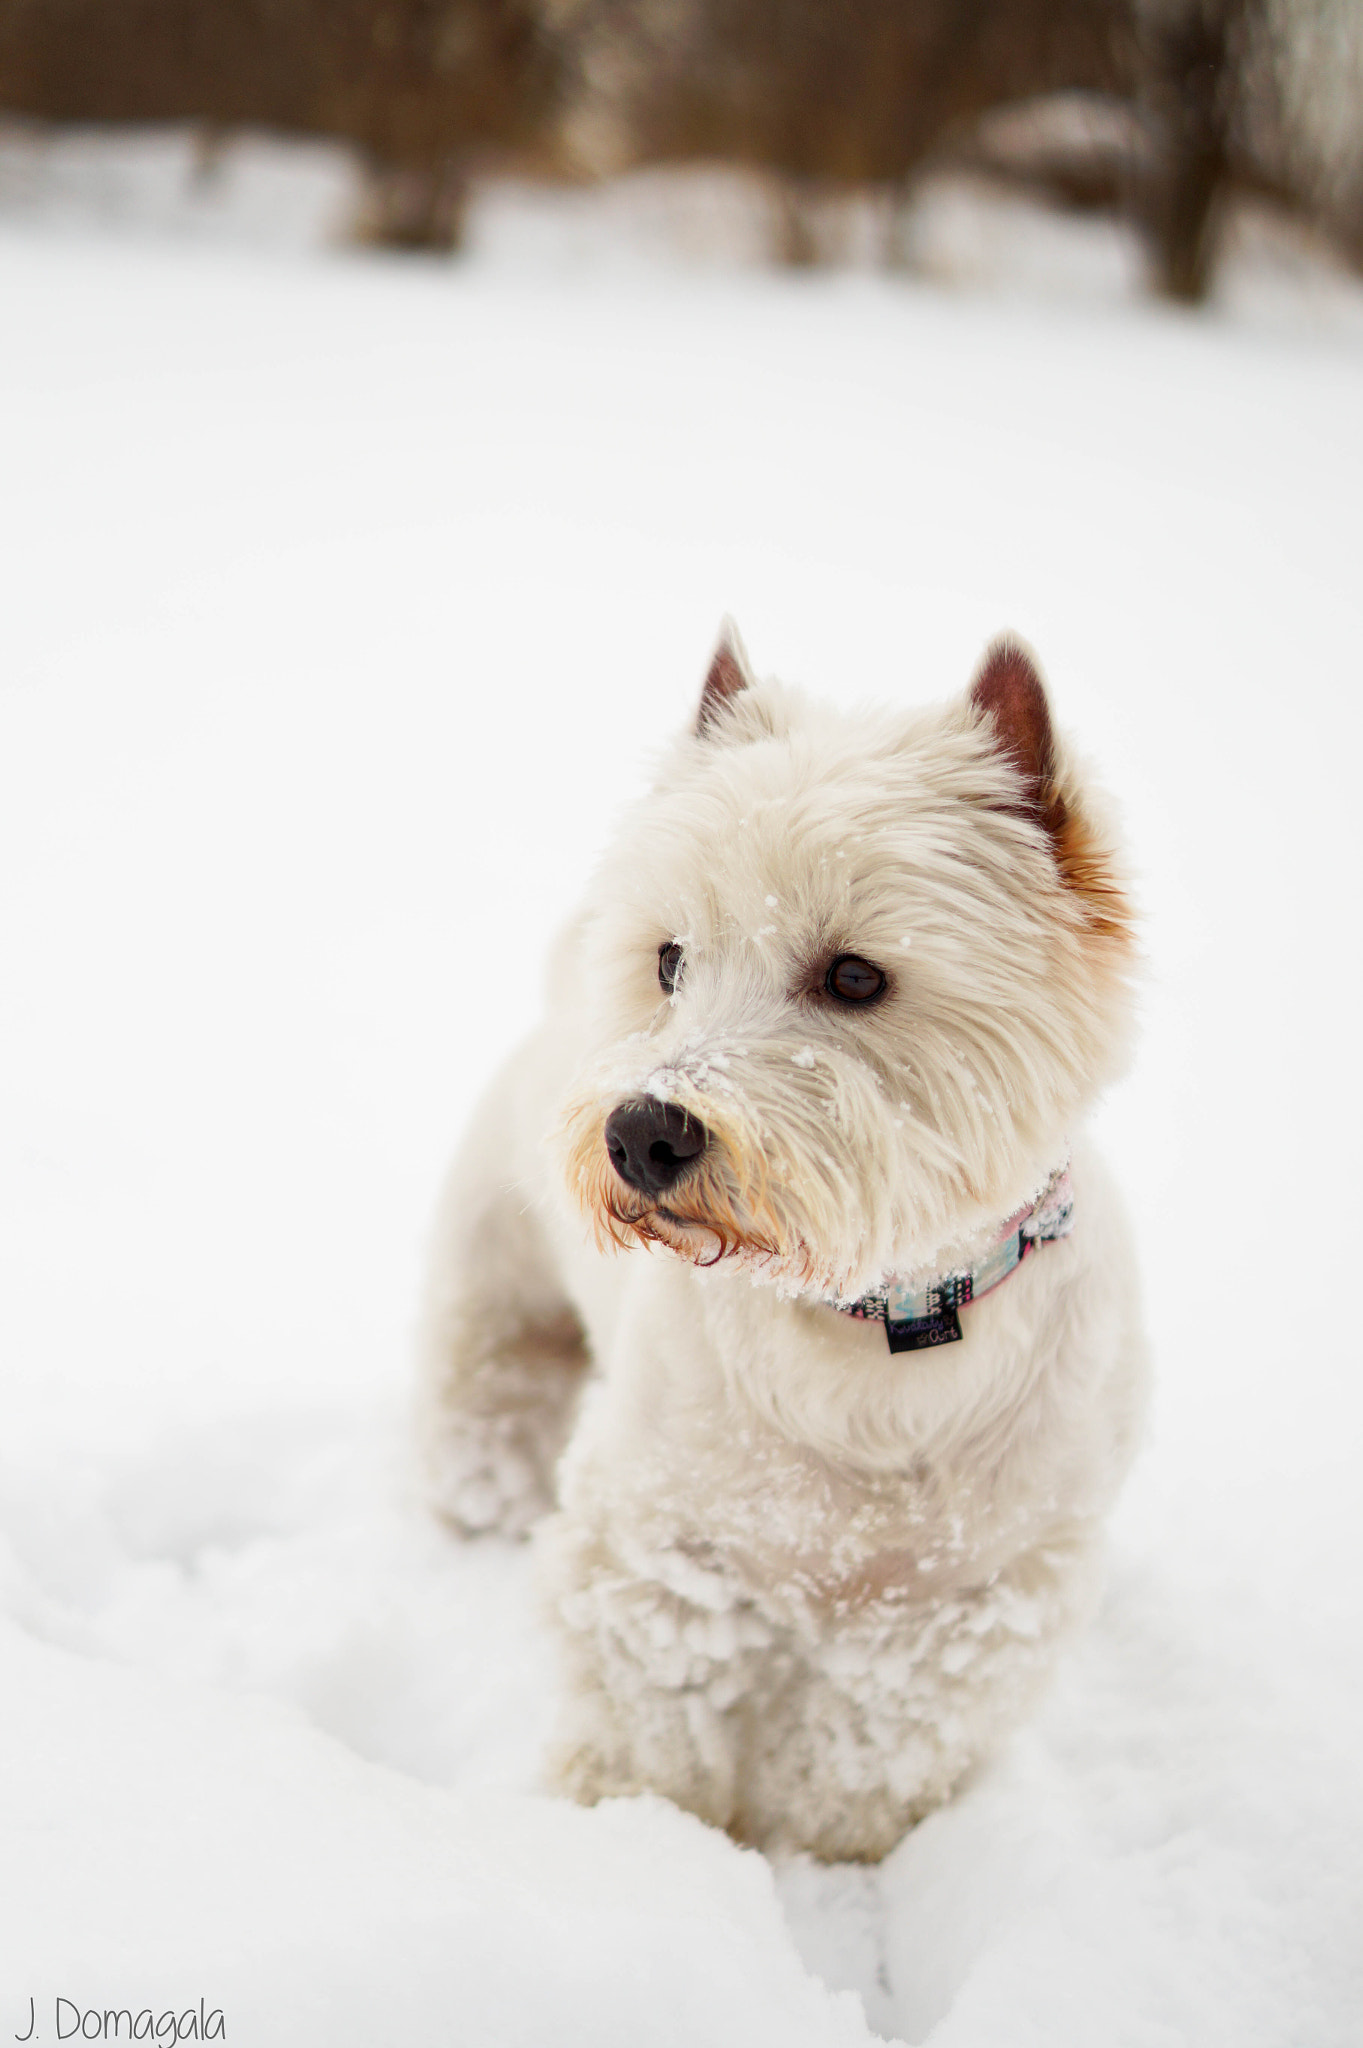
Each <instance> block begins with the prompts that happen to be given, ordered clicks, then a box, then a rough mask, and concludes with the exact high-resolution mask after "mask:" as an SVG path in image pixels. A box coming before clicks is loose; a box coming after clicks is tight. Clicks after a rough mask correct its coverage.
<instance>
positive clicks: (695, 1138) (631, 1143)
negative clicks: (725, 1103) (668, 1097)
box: [606, 1098, 710, 1195]
mask: <svg viewBox="0 0 1363 2048" xmlns="http://www.w3.org/2000/svg"><path fill="white" fill-rule="evenodd" d="M709 1143H710V1133H709V1132H708V1131H707V1130H706V1128H705V1126H704V1124H702V1123H698V1122H697V1121H696V1119H695V1117H693V1116H688V1115H687V1113H686V1111H685V1110H684V1109H682V1108H681V1107H680V1106H679V1105H678V1104H677V1103H675V1102H658V1101H656V1100H654V1099H652V1098H650V1099H648V1100H646V1101H644V1102H622V1103H619V1104H618V1105H617V1107H616V1108H614V1109H613V1110H612V1111H611V1113H610V1115H609V1116H608V1117H607V1118H606V1151H607V1154H608V1156H609V1158H610V1163H611V1165H612V1166H613V1167H614V1168H615V1171H616V1172H617V1173H618V1174H619V1176H620V1178H621V1180H623V1181H627V1182H628V1183H629V1185H630V1187H632V1188H638V1190H639V1192H640V1193H641V1194H645V1195H661V1194H662V1193H663V1192H664V1191H665V1190H666V1189H667V1188H670V1187H671V1186H673V1184H674V1183H675V1182H676V1181H678V1180H680V1179H681V1177H682V1175H683V1174H684V1173H685V1172H686V1170H687V1168H688V1167H689V1166H692V1165H694V1164H695V1162H696V1160H697V1159H699V1158H700V1156H701V1153H702V1152H704V1150H705V1148H706V1147H707V1145H708V1144H709Z"/></svg>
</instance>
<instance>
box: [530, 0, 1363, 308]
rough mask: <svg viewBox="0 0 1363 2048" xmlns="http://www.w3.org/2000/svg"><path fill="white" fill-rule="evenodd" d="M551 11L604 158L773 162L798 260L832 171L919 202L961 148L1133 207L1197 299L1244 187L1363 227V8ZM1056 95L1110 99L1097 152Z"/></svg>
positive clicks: (585, 0)
mask: <svg viewBox="0 0 1363 2048" xmlns="http://www.w3.org/2000/svg"><path fill="white" fill-rule="evenodd" d="M546 5H547V6H548V7H549V9H550V13H551V18H552V20H553V22H554V24H555V27H556V29H557V31H558V33H559V35H560V37H561V39H562V41H563V44H564V46H565V49H566V50H567V51H568V53H569V55H570V60H571V64H572V67H573V83H572V86H571V89H570V93H569V101H570V107H571V113H570V122H569V127H570V135H571V137H572V139H573V141H574V143H575V145H576V148H577V150H578V153H579V155H580V156H581V158H582V159H583V161H584V162H585V164H586V165H587V167H588V168H589V169H592V170H595V171H598V172H599V171H600V170H602V169H606V168H611V169H618V168H621V167H623V166H624V165H625V164H628V163H640V162H647V161H659V160H687V159H694V158H702V157H713V158H719V159H723V160H729V161H737V162H740V163H745V164H748V165H751V166H754V167H760V168H765V169H768V170H771V171H774V172H776V173H777V174H778V175H779V176H780V178H781V179H782V180H783V189H784V193H785V204H784V214H783V228H782V239H783V243H784V253H785V254H786V255H787V256H788V257H789V258H791V259H792V260H796V261H800V260H809V259H810V258H811V257H812V255H813V253H814V247H815V243H814V237H813V234H812V232H811V228H810V223H809V209H808V206H807V203H806V200H807V195H808V192H809V190H810V188H811V186H812V185H813V184H814V183H815V182H818V181H825V182H836V183H844V184H878V185H881V186H887V187H891V188H894V189H897V190H898V191H899V192H900V193H901V194H902V193H904V192H906V191H907V189H908V188H909V187H910V186H911V184H912V182H913V180H914V179H916V178H917V177H919V176H921V175H922V173H923V172H924V171H925V170H928V169H931V168H934V167H936V166H939V165H942V164H945V163H963V162H967V163H969V162H973V163H980V162H988V163H989V164H990V165H991V167H992V168H994V169H995V170H998V171H1002V172H1004V173H1006V174H1008V175H1011V176H1016V177H1023V178H1025V179H1027V180H1028V181H1029V182H1031V183H1033V184H1038V183H1039V184H1042V185H1045V186H1046V187H1047V188H1048V189H1050V190H1051V191H1053V192H1055V193H1056V194H1057V195H1058V196H1059V197H1061V198H1063V199H1065V200H1067V201H1069V202H1070V203H1080V204H1089V205H1093V204H1101V205H1107V206H1111V205H1121V206H1122V207H1123V209H1124V210H1125V211H1126V212H1127V213H1128V214H1130V215H1131V216H1132V217H1133V218H1135V219H1136V220H1137V221H1138V222H1139V224H1140V226H1141V227H1142V229H1143V231H1144V232H1145V234H1146V236H1147V239H1148V242H1149V245H1150V249H1151V253H1152V260H1153V267H1154V272H1155V276H1156V279H1157V282H1158V283H1159V284H1160V286H1161V287H1162V289H1164V290H1165V291H1167V292H1169V293H1170V294H1172V295H1174V296H1176V297H1180V298H1190V299H1195V298H1197V297H1200V296H1201V295H1202V293H1203V292H1204V291H1205V290H1206V288H1207V284H1208V281H1209V278H1210V274H1211V266H1212V261H1213V256H1214V249H1215V237H1216V227H1217V222H1218V217H1219V213H1220V210H1221V206H1222V201H1223V199H1224V196H1225V194H1226V193H1227V191H1228V190H1231V189H1233V188H1235V187H1237V186H1238V187H1242V188H1250V189H1257V190H1259V191H1261V192H1272V193H1274V194H1276V195H1277V196H1278V197H1280V198H1284V199H1286V200H1288V201H1289V202H1290V203H1292V204H1294V205H1296V206H1298V207H1299V208H1300V207H1302V206H1305V207H1306V208H1307V209H1308V210H1310V211H1312V212H1314V213H1315V214H1316V215H1317V216H1322V215H1323V216H1325V217H1327V218H1328V219H1329V221H1330V223H1331V224H1332V225H1333V226H1335V227H1336V228H1337V230H1339V231H1342V232H1344V233H1345V234H1346V238H1348V237H1349V236H1352V237H1353V239H1354V242H1355V245H1356V244H1357V241H1358V240H1359V238H1360V234H1361V233H1363V230H1360V222H1363V0H546ZM1344 44H1349V46H1350V49H1351V51H1352V55H1351V56H1350V58H1349V61H1348V62H1347V63H1343V64H1341V62H1340V61H1339V60H1338V50H1339V49H1340V48H1341V47H1342V46H1343V45H1344ZM1331 50H1334V51H1335V52H1336V56H1335V57H1334V59H1332V58H1331V56H1330V54H1329V52H1330V51H1331ZM1341 79H1343V80H1344V81H1345V82H1344V83H1343V84H1342V85H1341ZM1057 95H1064V96H1066V97H1067V98H1069V99H1070V100H1071V101H1072V100H1073V96H1075V95H1080V96H1082V97H1083V98H1084V99H1086V100H1087V102H1088V103H1089V106H1090V109H1091V110H1092V111H1093V115H1094V118H1092V119H1090V120H1089V121H1088V122H1087V124H1084V123H1081V124H1079V127H1080V129H1082V128H1084V127H1085V126H1087V131H1088V133H1089V135H1090V136H1091V137H1094V138H1098V141H1097V146H1096V147H1095V146H1092V145H1090V147H1089V148H1088V150H1087V154H1086V152H1085V149H1084V147H1083V145H1082V142H1081V143H1080V145H1079V146H1078V147H1076V145H1075V141H1074V135H1075V132H1076V129H1075V124H1074V123H1073V122H1070V123H1069V129H1070V139H1069V140H1068V141H1065V140H1064V137H1063V136H1062V135H1061V133H1060V130H1061V128H1063V127H1064V125H1065V124H1063V123H1061V124H1059V125H1058V124H1057V122H1056V121H1055V119H1050V120H1049V121H1048V120H1047V118H1046V117H1045V113H1044V111H1043V110H1044V108H1045V105H1046V103H1047V102H1048V101H1052V100H1054V98H1055V96H1057ZM1324 105H1328V106H1329V107H1330V109H1331V112H1330V114H1329V115H1328V118H1327V117H1325V116H1323V115H1322V112H1321V108H1322V106H1324ZM1019 108H1031V109H1032V110H1033V112H1034V116H1035V118H1033V119H1032V120H1031V122H1030V123H1014V124H1013V126H1012V131H1011V140H1009V142H1008V144H1007V146H1001V138H1002V137H1003V135H1004V128H1003V127H1001V125H1000V124H999V122H998V120H997V116H998V115H999V112H1000V110H1002V109H1019ZM1118 117H1125V118H1118ZM1327 130H1328V131H1329V133H1328V136H1327V133H1326V131H1327ZM1058 141H1059V142H1060V144H1061V145H1062V146H1057V142H1058ZM1346 160H1347V164H1348V165H1349V166H1350V167H1351V168H1349V169H1348V170H1347V172H1346V171H1345V170H1344V169H1343V168H1341V167H1342V166H1343V165H1344V164H1345V163H1346Z"/></svg>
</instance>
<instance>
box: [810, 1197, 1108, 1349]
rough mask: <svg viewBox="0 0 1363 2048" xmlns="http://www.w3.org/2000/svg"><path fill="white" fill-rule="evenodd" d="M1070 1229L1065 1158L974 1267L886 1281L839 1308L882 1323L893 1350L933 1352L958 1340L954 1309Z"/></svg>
mask: <svg viewBox="0 0 1363 2048" xmlns="http://www.w3.org/2000/svg"><path fill="white" fill-rule="evenodd" d="M1073 1228H1074V1192H1073V1190H1072V1188H1071V1187H1070V1167H1069V1161H1068V1160H1066V1161H1065V1163H1064V1165H1063V1166H1058V1167H1057V1168H1056V1170H1055V1172H1054V1173H1053V1174H1052V1175H1051V1177H1050V1179H1049V1180H1048V1181H1047V1183H1046V1185H1045V1187H1044V1188H1043V1189H1042V1191H1041V1193H1040V1194H1039V1195H1038V1197H1037V1199H1036V1201H1035V1202H1033V1203H1032V1205H1031V1207H1030V1208H1027V1209H1019V1210H1018V1212H1017V1214H1016V1216H1010V1217H1009V1218H1008V1221H1007V1222H1006V1223H1005V1224H1004V1225H1003V1227H1002V1229H1001V1231H1000V1233H999V1235H998V1237H997V1238H996V1239H995V1241H994V1244H993V1247H992V1249H991V1250H990V1251H987V1252H986V1253H985V1255H984V1257H983V1258H982V1259H981V1260H980V1262H979V1264H978V1265H975V1266H968V1267H965V1268H964V1269H962V1270H960V1271H957V1272H951V1273H939V1274H937V1275H936V1276H935V1277H934V1278H933V1279H931V1280H928V1281H926V1282H925V1283H924V1284H923V1285H922V1286H921V1287H911V1286H910V1285H909V1284H908V1283H907V1281H902V1280H890V1281H888V1282H887V1283H886V1285H885V1286H884V1287H879V1288H877V1289H876V1290H875V1291H874V1293H871V1294H863V1295H862V1297H861V1300H860V1301H840V1302H838V1303H837V1307H838V1308H839V1309H840V1310H841V1311H842V1313H843V1314H844V1315H845V1316H856V1317H857V1318H858V1320H859V1321H861V1322H867V1323H883V1324H884V1325H885V1336H886V1339H887V1341H888V1343H889V1346H890V1349H891V1351H931V1350H934V1349H935V1348H936V1346H937V1345H939V1344H959V1343H960V1341H961V1336H962V1331H961V1318H960V1316H959V1314H958V1313H957V1311H958V1310H959V1309H960V1308H962V1307H963V1306H964V1305H965V1303H966V1302H968V1301H978V1300H979V1298H980V1296H981V1295H982V1294H988V1293H989V1291H990V1289H991V1288H993V1287H997V1286H998V1285H999V1283H1000V1282H1001V1281H1003V1280H1006V1279H1007V1278H1008V1276H1009V1274H1010V1273H1015V1272H1016V1271H1017V1269H1018V1267H1019V1266H1020V1265H1021V1264H1022V1262H1023V1260H1024V1259H1025V1258H1026V1257H1027V1256H1028V1254H1029V1253H1030V1252H1033V1251H1035V1250H1036V1247H1037V1246H1038V1245H1039V1244H1052V1243H1053V1242H1054V1241H1055V1239H1056V1238H1058V1237H1068V1236H1069V1234H1070V1232H1071V1230H1072V1229H1073Z"/></svg>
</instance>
